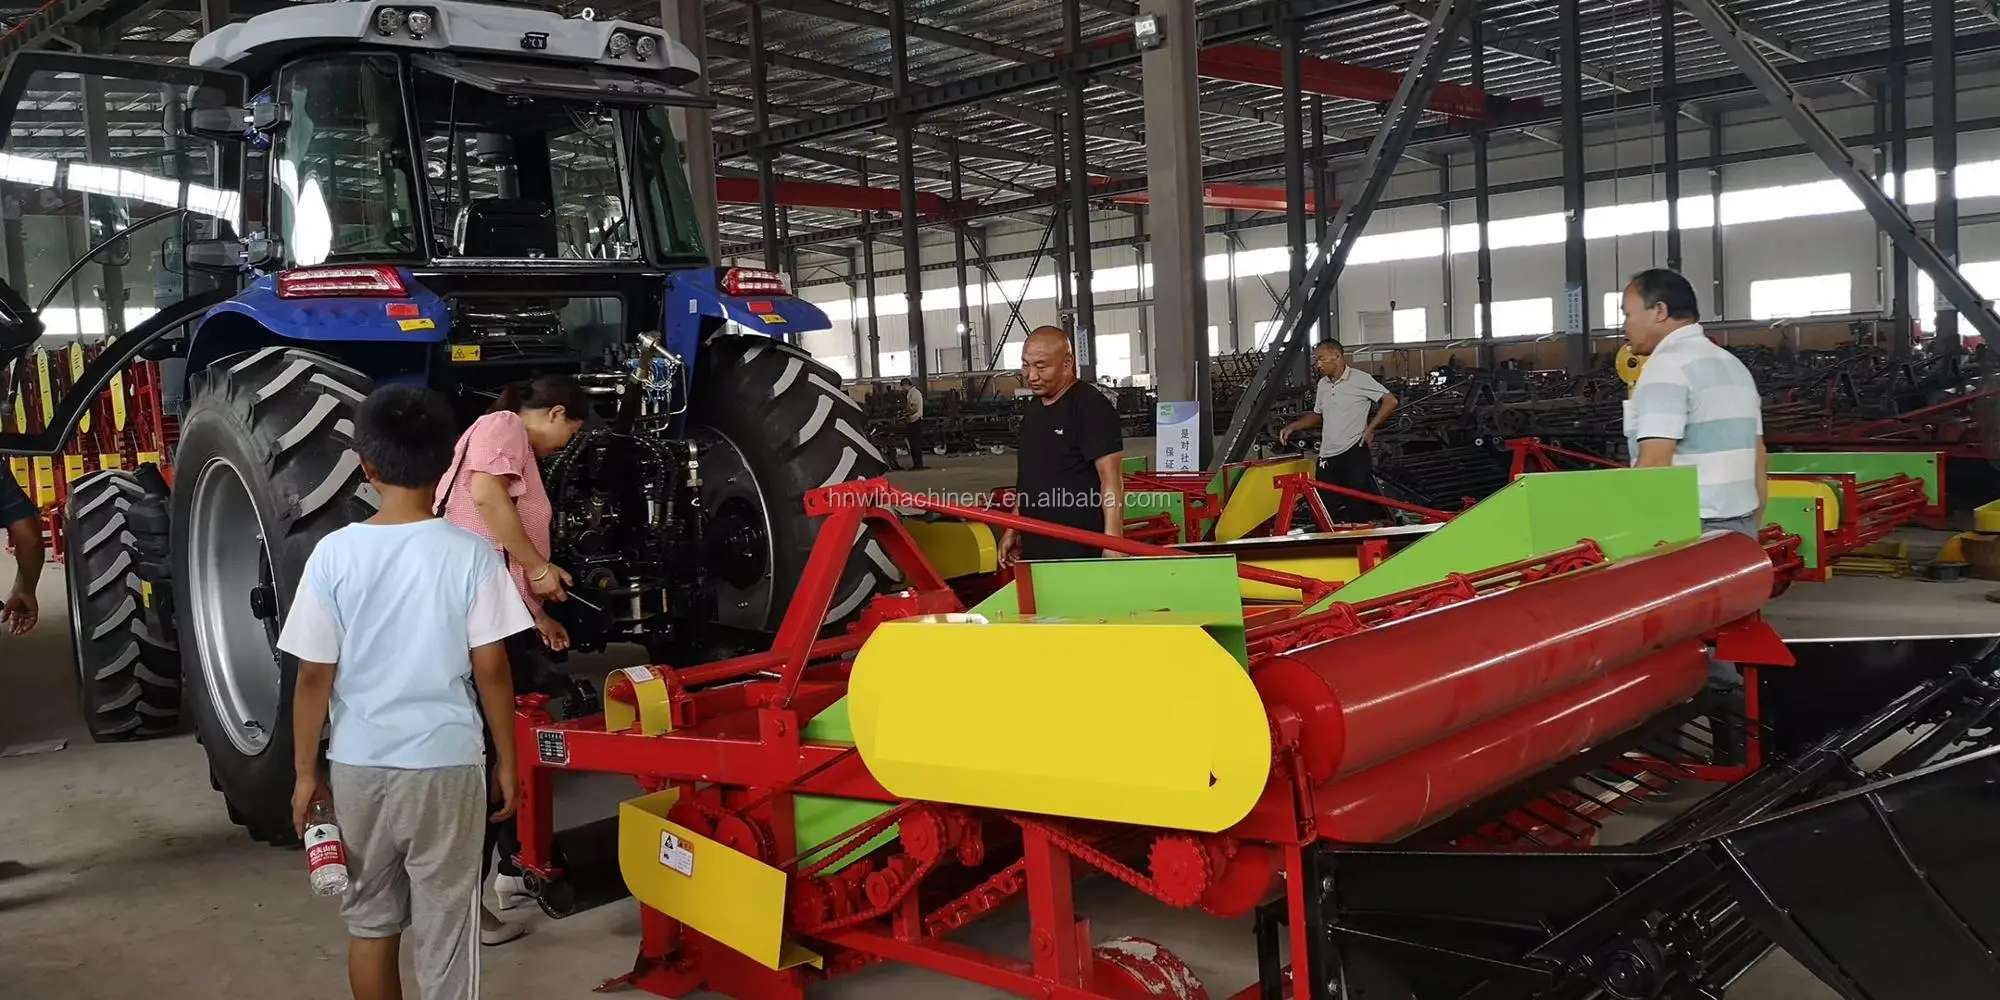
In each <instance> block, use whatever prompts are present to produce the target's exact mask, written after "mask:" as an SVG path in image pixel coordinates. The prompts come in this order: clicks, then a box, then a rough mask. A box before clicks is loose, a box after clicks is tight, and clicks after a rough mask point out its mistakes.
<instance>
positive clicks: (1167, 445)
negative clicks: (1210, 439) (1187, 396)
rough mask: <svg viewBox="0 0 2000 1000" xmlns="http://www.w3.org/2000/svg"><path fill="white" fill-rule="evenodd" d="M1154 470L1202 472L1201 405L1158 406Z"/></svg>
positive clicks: (1166, 404)
mask: <svg viewBox="0 0 2000 1000" xmlns="http://www.w3.org/2000/svg"><path fill="white" fill-rule="evenodd" d="M1154 412H1155V418H1154V423H1155V424H1156V425H1157V427H1156V430H1155V432H1154V433H1156V434H1157V435H1158V438H1157V439H1156V440H1155V443H1154V452H1155V453H1154V456H1153V467H1154V468H1156V469H1159V470H1160V471H1162V472H1193V471H1194V470H1196V469H1199V468H1201V404H1200V403H1191V402H1190V403H1165V402H1163V403H1160V404H1159V405H1158V409H1156V410H1155V411H1154Z"/></svg>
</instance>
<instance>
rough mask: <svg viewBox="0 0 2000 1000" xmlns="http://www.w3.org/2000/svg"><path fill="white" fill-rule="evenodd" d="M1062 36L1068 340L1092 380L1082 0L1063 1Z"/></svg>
mask: <svg viewBox="0 0 2000 1000" xmlns="http://www.w3.org/2000/svg"><path fill="white" fill-rule="evenodd" d="M1063 36H1064V39H1065V40H1066V42H1067V45H1068V53H1069V61H1070V69H1069V71H1068V72H1067V73H1065V74H1064V75H1063V97H1064V101H1065V103H1066V104H1067V112H1068V113H1067V114H1065V115H1064V116H1063V117H1064V118H1065V119H1066V121H1065V122H1064V123H1063V124H1064V126H1065V127H1066V128H1067V129H1068V130H1069V225H1070V238H1069V245H1070V257H1071V264H1072V265H1073V266H1074V267H1075V268H1076V270H1075V272H1074V273H1075V279H1074V280H1075V281H1076V321H1075V323H1074V324H1073V325H1072V326H1071V327H1070V331H1071V334H1070V339H1071V340H1072V341H1073V342H1074V344H1075V347H1076V371H1077V377H1078V378H1081V379H1083V380H1084V381H1086V382H1095V381H1097V294H1096V293H1095V292H1093V291H1091V288H1090V280H1091V274H1092V272H1093V271H1094V270H1095V267H1094V264H1095V262H1094V261H1093V260H1092V259H1091V256H1092V255H1091V250H1090V243H1091V239H1090V146H1089V144H1088V143H1086V142H1085V141H1084V140H1085V138H1086V136H1085V133H1084V125H1085V114H1084V102H1083V98H1084V91H1085V90H1087V89H1088V88H1089V86H1090V78H1089V77H1088V76H1087V75H1085V74H1084V72H1083V68H1082V66H1083V58H1084V56H1083V6H1082V3H1081V0H1063Z"/></svg>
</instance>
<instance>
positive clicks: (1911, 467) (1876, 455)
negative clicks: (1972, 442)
mask: <svg viewBox="0 0 2000 1000" xmlns="http://www.w3.org/2000/svg"><path fill="white" fill-rule="evenodd" d="M1771 471H1772V472H1800V473H1807V474H1810V475H1822V476H1824V475H1835V474H1851V475H1853V476H1854V477H1855V478H1856V479H1858V480H1860V481H1862V482H1864V483H1865V482H1867V481H1869V480H1871V479H1888V478H1889V477H1891V476H1894V475H1897V474H1899V473H1900V474H1902V475H1905V476H1909V477H1910V478H1912V479H1921V480H1923V481H1924V500H1925V502H1926V503H1928V504H1930V505H1931V506H1933V507H1936V506H1938V505H1939V504H1941V503H1942V502H1943V501H1942V500H1941V499H1939V496H1938V489H1939V487H1941V486H1942V485H1943V483H1942V477H1941V476H1939V475H1938V455H1937V452H1934V451H1932V452H1923V451H1777V452H1772V453H1771Z"/></svg>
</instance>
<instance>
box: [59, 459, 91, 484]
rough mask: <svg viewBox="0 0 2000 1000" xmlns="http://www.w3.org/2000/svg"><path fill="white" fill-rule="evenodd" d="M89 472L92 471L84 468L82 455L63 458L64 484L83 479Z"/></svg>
mask: <svg viewBox="0 0 2000 1000" xmlns="http://www.w3.org/2000/svg"><path fill="white" fill-rule="evenodd" d="M88 471H90V470H88V469H86V468H84V465H83V456H82V455H64V456H63V482H65V483H73V482H76V481H77V480H79V479H82V478H83V474H84V473H85V472H88Z"/></svg>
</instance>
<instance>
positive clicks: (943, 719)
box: [847, 612, 1271, 832]
mask: <svg viewBox="0 0 2000 1000" xmlns="http://www.w3.org/2000/svg"><path fill="white" fill-rule="evenodd" d="M1197 618H1198V616H1186V615H1174V614H1171V613H1166V612H1160V613H1151V614H1142V615H1135V616H1132V617H1130V618H1124V619H1114V620H1112V621H1109V622H1107V621H1105V620H1103V619H1098V620H1095V621H1084V620H1068V621H1058V620H1051V619H1046V618H1032V619H1028V620H1025V621H1020V622H1006V623H994V624H981V623H979V622H977V621H964V620H960V621H946V620H944V619H941V618H934V617H933V618H921V619H907V620H904V621H896V622H889V623H887V624H885V625H882V626H881V627H879V628H877V629H876V630H875V633H874V635H872V636H871V637H870V638H869V640H868V644H867V645H865V646H863V647H862V648H861V651H860V653H859V654H858V655H857V656H856V657H855V661H854V672H853V675H852V677H851V678H850V680H849V682H848V689H847V693H848V705H849V718H850V721H851V722H852V724H853V728H854V742H855V745H856V746H857V747H858V748H859V749H860V752H861V759H862V761H863V763H865V764H866V765H867V766H868V770H869V773H871V774H873V775H874V777H875V780H877V781H879V782H880V783H881V784H882V787H883V788H885V789H887V790H888V791H889V792H890V793H891V794H894V795H896V796H899V797H902V798H910V799H923V800H928V801H933V802H950V803H956V804H959V805H968V806H980V807H985V808H990V809H1010V810H1019V811H1022V812H1031V813H1042V814H1045V815H1051V816H1067V817H1074V818H1078V819H1091V820H1103V821H1107V822H1118V823H1132V824H1136V825H1140V826H1158V827H1167V828H1170V829H1176V830H1196V831H1202V832H1214V831H1219V830H1223V829H1225V828H1227V827H1229V826H1231V825H1233V824H1235V823H1236V822H1237V821H1239V820H1241V819H1242V818H1243V817H1244V816H1246V815H1248V814H1249V812H1250V808H1251V806H1253V805H1255V804H1256V801H1257V797H1258V795H1259V794H1261V793H1262V792H1263V790H1264V783H1265V779H1266V778H1267V777H1268V776H1269V774H1270V768H1271V730H1270V724H1269V722H1268V721H1267V720H1266V718H1265V713H1264V705H1263V702H1262V701H1261V700H1259V699H1258V697H1257V690H1256V688H1254V687H1253V686H1251V683H1250V676H1249V674H1248V673H1246V672H1245V671H1244V669H1243V667H1242V665H1241V664H1239V663H1238V662H1237V661H1236V659H1235V657H1233V656H1231V655H1230V654H1229V653H1228V652H1227V651H1226V650H1224V649H1223V648H1222V647H1221V646H1220V645H1218V644H1217V643H1216V642H1215V640H1213V639H1211V638H1210V637H1209V635H1208V633H1207V632H1205V631H1203V629H1202V624H1204V622H1203V621H1199V620H1196V619H1197Z"/></svg>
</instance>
